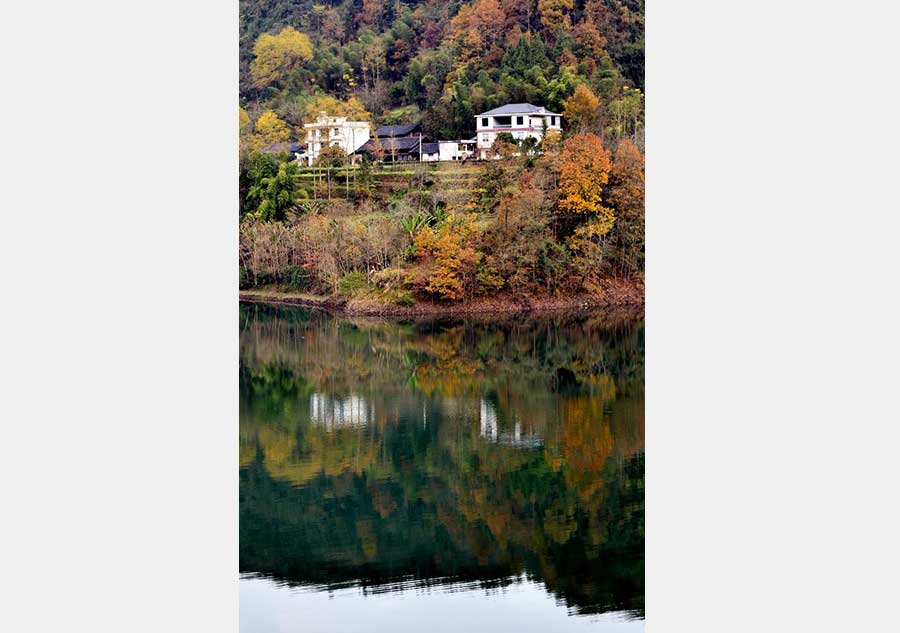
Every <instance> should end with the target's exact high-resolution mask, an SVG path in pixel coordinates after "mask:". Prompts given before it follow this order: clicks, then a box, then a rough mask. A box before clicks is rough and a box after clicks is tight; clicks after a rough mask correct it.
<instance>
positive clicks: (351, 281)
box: [338, 272, 369, 297]
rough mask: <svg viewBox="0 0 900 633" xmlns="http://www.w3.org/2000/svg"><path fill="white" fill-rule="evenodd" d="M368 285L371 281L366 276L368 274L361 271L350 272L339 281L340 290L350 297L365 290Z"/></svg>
mask: <svg viewBox="0 0 900 633" xmlns="http://www.w3.org/2000/svg"><path fill="white" fill-rule="evenodd" d="M368 286H369V281H368V279H367V278H366V274H365V273H361V272H354V273H348V274H346V275H344V276H343V277H341V279H340V281H338V290H339V291H340V292H341V294H344V295H347V296H348V297H349V296H352V295H354V294H356V293H358V292H359V291H360V290H364V289H365V288H367V287H368Z"/></svg>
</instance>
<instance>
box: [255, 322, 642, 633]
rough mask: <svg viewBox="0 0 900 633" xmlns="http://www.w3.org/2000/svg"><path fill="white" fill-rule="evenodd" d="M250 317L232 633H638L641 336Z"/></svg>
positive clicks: (554, 327)
mask: <svg viewBox="0 0 900 633" xmlns="http://www.w3.org/2000/svg"><path fill="white" fill-rule="evenodd" d="M240 317H241V350H240V389H241V393H240V396H241V404H240V407H241V409H240V411H241V421H240V434H241V437H240V449H241V450H240V567H241V572H242V580H241V629H242V632H243V633H253V632H256V631H280V630H304V631H317V630H326V629H327V630H330V631H334V630H344V628H343V627H344V626H346V627H350V626H355V624H354V623H357V624H359V625H361V626H367V629H368V630H382V629H379V628H377V627H376V628H373V627H372V624H373V623H377V622H378V617H379V613H380V610H381V609H389V611H390V612H391V613H392V614H393V615H392V620H391V625H390V627H389V630H391V631H405V630H419V629H420V628H421V626H422V624H423V621H422V617H425V618H427V620H428V622H429V623H430V624H431V623H434V622H435V621H439V620H441V619H447V618H449V619H450V620H452V621H454V622H458V621H459V618H476V617H482V618H487V619H486V620H484V619H482V620H479V621H480V622H481V623H482V625H483V626H485V629H484V630H491V631H500V630H515V631H517V632H518V633H521V631H525V630H543V631H568V630H579V629H581V628H584V627H589V628H590V629H591V630H635V627H637V630H641V628H642V624H643V623H642V622H641V619H642V618H643V593H644V552H643V548H644V536H643V530H644V524H643V507H644V503H643V481H644V479H643V454H644V428H643V426H644V425H643V325H642V324H641V323H639V322H630V323H629V322H625V321H618V320H610V319H608V318H603V317H599V316H598V317H589V318H580V319H577V320H573V319H562V318H543V319H522V318H517V319H515V320H511V321H509V322H508V323H497V322H479V321H443V322H431V323H418V324H417V323H412V322H407V323H396V322H395V323H390V322H385V321H379V320H363V319H357V320H349V319H341V318H335V317H331V316H329V315H327V314H324V313H321V312H310V311H307V310H303V309H299V308H274V307H270V306H264V305H260V304H242V306H241V312H240ZM426 608H427V610H426V611H423V609H426ZM474 621H475V620H473V622H474ZM329 622H330V623H331V626H328V623H329ZM404 622H406V624H404ZM340 623H343V624H340ZM536 623H541V624H540V626H539V627H538V628H528V627H534V626H537V624H536ZM488 624H490V626H488ZM385 626H387V623H385ZM384 630H388V629H384ZM429 630H436V629H434V628H433V627H431V626H430V625H429ZM447 630H464V629H447ZM466 630H480V629H466Z"/></svg>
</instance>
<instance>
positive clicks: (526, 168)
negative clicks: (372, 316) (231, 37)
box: [239, 0, 644, 307]
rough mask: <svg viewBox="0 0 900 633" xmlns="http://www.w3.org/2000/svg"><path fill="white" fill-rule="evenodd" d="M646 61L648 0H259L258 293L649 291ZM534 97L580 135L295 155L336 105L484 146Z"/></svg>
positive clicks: (505, 297) (251, 194) (247, 281)
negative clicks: (462, 146)
mask: <svg viewBox="0 0 900 633" xmlns="http://www.w3.org/2000/svg"><path fill="white" fill-rule="evenodd" d="M643 58H644V51H643V0H578V1H576V0H473V1H468V2H461V1H459V0H455V1H451V2H443V1H438V0H420V1H415V0H410V1H403V2H401V1H399V0H395V1H393V2H392V1H390V0H344V1H343V2H333V3H330V4H329V3H322V4H312V3H311V2H309V1H308V0H293V1H291V0H244V1H243V2H242V3H241V52H240V68H241V79H240V99H241V109H240V117H241V118H240V135H241V142H240V147H241V161H240V165H241V171H240V211H241V218H242V222H241V233H240V253H239V255H240V271H241V287H242V288H244V289H250V288H260V287H264V288H266V289H267V290H266V291H267V292H268V291H270V290H271V291H273V292H279V293H283V292H292V293H314V294H316V295H328V296H333V295H343V296H344V297H346V298H347V299H348V300H350V299H359V300H360V301H375V302H376V303H379V304H387V303H390V304H394V305H400V306H409V307H412V306H415V305H416V304H420V303H423V302H426V301H427V302H434V301H438V302H471V301H482V300H487V299H492V300H498V301H504V302H506V304H508V305H512V304H514V303H515V302H517V301H519V300H520V299H522V298H523V297H550V296H552V297H559V296H564V297H567V298H570V299H574V300H575V302H576V303H577V304H578V305H581V300H580V299H578V297H579V296H582V295H585V294H586V295H590V296H591V297H592V298H593V297H601V299H599V300H598V302H600V301H603V300H606V299H604V297H605V298H609V297H610V296H614V297H618V298H621V297H625V296H628V297H631V299H629V300H628V301H630V302H632V303H633V302H637V301H640V300H642V297H643V290H642V279H643V267H644V156H643V145H644V143H643V141H644V135H643V110H644V103H643V99H644V94H643ZM526 102H527V103H531V104H534V105H535V106H544V107H546V108H549V109H550V110H551V111H553V112H557V113H560V114H562V129H561V130H558V129H552V130H550V129H548V130H547V131H546V134H542V135H541V136H540V137H537V136H532V137H529V138H524V137H523V138H519V139H515V138H514V137H513V136H512V134H510V133H508V132H505V133H500V134H498V135H497V137H496V139H494V140H493V141H492V142H493V144H492V145H491V148H490V149H491V150H492V152H493V156H495V157H496V158H497V160H485V161H475V160H465V161H464V162H462V161H454V162H450V161H445V162H441V163H423V162H417V161H416V162H410V163H406V164H394V165H386V164H382V163H380V162H378V160H376V161H375V162H374V163H373V162H371V161H370V160H369V159H368V158H366V159H363V160H354V161H352V162H353V164H349V163H350V162H351V160H350V158H349V157H348V156H347V153H346V152H345V151H344V149H342V148H341V147H337V146H330V147H326V148H323V149H322V151H321V153H320V154H319V155H318V156H315V157H314V164H313V165H312V166H305V167H302V168H301V167H300V165H298V163H297V161H294V160H292V158H293V155H292V154H290V153H289V152H287V151H283V150H284V146H285V145H286V143H287V142H289V141H295V140H305V139H303V138H301V135H302V130H303V128H302V125H303V124H304V123H307V122H312V121H313V120H314V119H315V117H316V116H317V115H318V113H319V112H321V111H323V110H324V111H326V112H327V113H328V114H329V115H332V116H334V115H337V116H344V115H345V116H348V117H350V118H351V120H356V121H358V120H363V121H369V122H370V123H371V124H372V125H373V126H374V125H377V124H387V123H399V122H404V123H419V124H421V127H422V129H423V131H424V132H425V133H426V134H427V135H429V136H430V137H431V138H433V139H467V138H472V137H473V136H474V135H475V115H476V114H478V113H480V112H483V111H486V110H489V109H491V108H494V107H497V106H501V105H504V104H507V103H526ZM357 158H358V157H357ZM420 158H421V155H420ZM376 159H377V157H376ZM623 286H624V287H625V290H624V291H623V290H622V288H623ZM617 300H619V299H617Z"/></svg>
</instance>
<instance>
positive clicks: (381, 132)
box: [375, 123, 419, 138]
mask: <svg viewBox="0 0 900 633" xmlns="http://www.w3.org/2000/svg"><path fill="white" fill-rule="evenodd" d="M417 129H419V124H418V123H404V124H401V125H382V126H381V127H380V128H378V129H377V130H375V136H377V137H379V138H389V137H392V136H406V135H407V134H411V133H412V132H414V131H416V130H417Z"/></svg>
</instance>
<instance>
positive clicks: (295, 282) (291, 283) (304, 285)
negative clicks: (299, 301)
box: [285, 266, 310, 290]
mask: <svg viewBox="0 0 900 633" xmlns="http://www.w3.org/2000/svg"><path fill="white" fill-rule="evenodd" d="M285 281H286V282H287V285H288V287H289V288H290V289H291V290H309V286H310V274H309V271H308V270H307V269H306V268H304V267H303V266H288V267H287V270H286V271H285Z"/></svg>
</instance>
